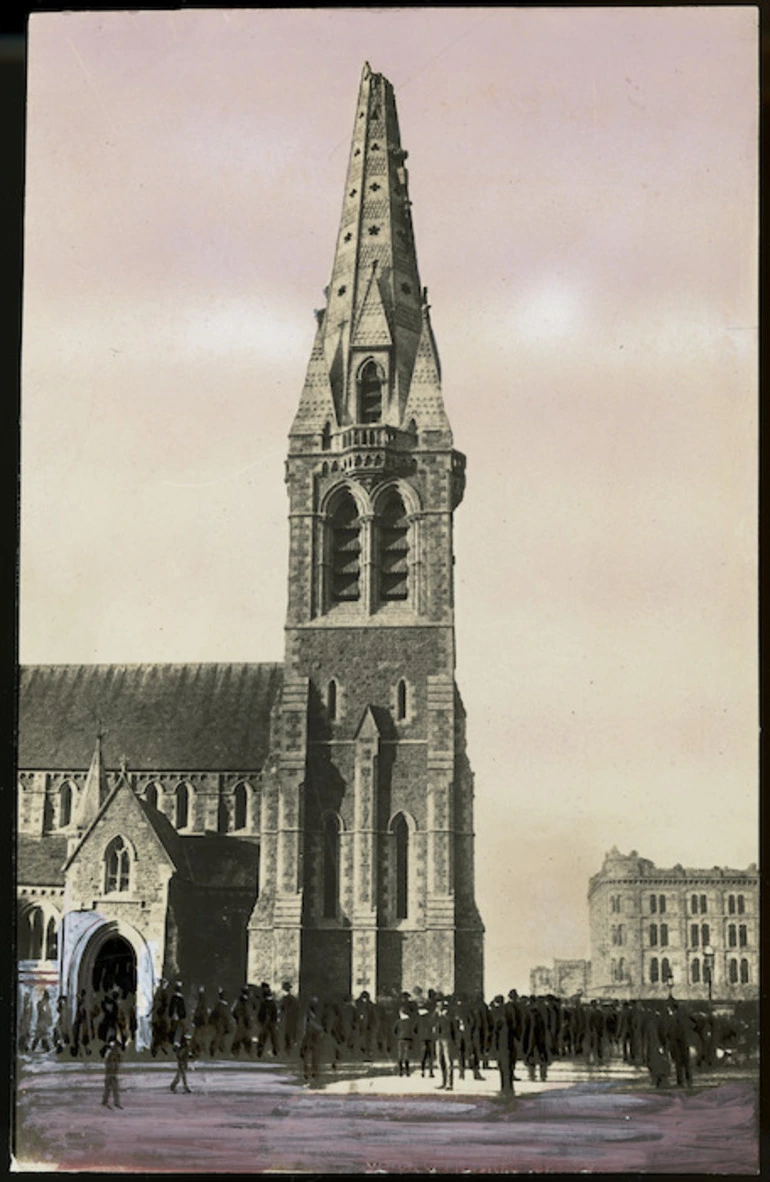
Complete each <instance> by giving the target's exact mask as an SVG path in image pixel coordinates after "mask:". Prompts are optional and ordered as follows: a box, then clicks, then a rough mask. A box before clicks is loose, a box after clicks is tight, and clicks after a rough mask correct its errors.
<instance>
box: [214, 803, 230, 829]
mask: <svg viewBox="0 0 770 1182" xmlns="http://www.w3.org/2000/svg"><path fill="white" fill-rule="evenodd" d="M229 832H230V813H229V811H228V808H227V801H226V800H225V798H224V796H220V798H219V804H218V805H217V833H229Z"/></svg>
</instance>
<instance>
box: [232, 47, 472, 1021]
mask: <svg viewBox="0 0 770 1182" xmlns="http://www.w3.org/2000/svg"><path fill="white" fill-rule="evenodd" d="M406 159H407V153H406V152H405V151H404V150H403V149H402V147H401V140H400V135H399V127H398V117H397V114H396V105H395V98H394V94H393V87H392V86H391V84H390V83H389V82H388V81H387V79H386V78H384V77H383V76H382V75H381V74H375V73H373V72H372V70H371V69H370V67H369V65H368V63H367V64H366V65H365V66H364V69H363V73H362V77H361V84H360V89H359V95H358V103H357V106H356V113H355V120H354V127H353V137H352V144H351V149H350V158H349V163H348V170H347V180H346V184H345V194H344V198H343V206H342V217H341V221H340V228H339V233H338V237H337V245H336V250H335V255H334V264H333V268H332V275H331V280H330V283H329V286H328V288H327V289H326V298H327V302H326V307H325V308H324V309H323V310H321V311H318V312H316V319H317V328H316V335H315V341H314V343H313V347H312V351H311V356H310V361H309V365H308V369H307V376H306V378H305V384H304V388H303V390H302V393H301V396H300V401H299V407H298V409H297V413H296V416H295V418H294V422H293V424H292V427H291V431H290V434H289V454H288V459H287V464H286V482H287V486H288V496H289V528H290V543H289V599H288V611H287V619H286V651H285V662H284V670H283V687H282V693H281V697H280V700H279V703H278V704H277V706H276V708H275V714H274V725H273V727H272V734H273V745H272V758H271V759H270V760H269V761H268V763H269V766H267V767H266V768H265V769H264V770H263V776H262V789H261V818H260V831H261V850H260V865H259V897H258V900H257V902H256V905H255V907H254V910H253V913H252V917H251V921H250V923H249V930H248V971H249V978H250V979H251V980H261V979H263V978H264V979H266V980H272V981H274V982H279V981H280V980H281V979H283V978H288V979H289V980H291V981H292V982H295V983H296V982H297V981H299V983H300V986H301V987H302V988H303V989H306V990H312V991H317V992H318V993H319V994H320V993H325V994H327V995H328V994H331V993H336V994H353V995H357V994H358V993H360V992H361V991H362V990H368V991H369V993H370V994H371V996H373V997H374V996H376V995H382V994H384V993H389V992H391V991H392V990H394V989H396V990H401V989H408V990H412V989H414V987H415V986H417V985H421V986H423V987H424V988H428V987H434V988H436V989H440V990H442V991H450V992H451V991H460V992H475V991H477V990H481V989H482V985H483V925H482V923H481V919H480V917H479V914H478V911H477V908H476V903H475V897H474V864H473V842H474V836H473V777H472V773H471V770H470V767H469V764H468V761H467V757H466V754H465V734H464V711H463V706H462V702H461V699H460V695H459V692H458V690H457V687H456V685H455V679H454V668H455V633H454V601H453V564H454V556H453V541H452V530H453V514H454V511H455V509H456V508H457V506H458V505H459V503H460V501H461V500H462V496H463V491H464V485H465V457H464V456H463V455H462V454H461V453H460V452H458V451H455V450H454V448H453V439H452V432H451V429H450V426H449V422H448V419H447V416H446V412H445V410H444V404H443V400H442V395H441V370H440V365H439V358H438V353H437V350H436V344H435V340H434V337H433V332H432V330H431V324H430V315H429V306H428V301H427V292H426V290H425V289H424V288H423V287H422V285H421V281H420V276H419V272H418V268H417V256H416V250H415V243H414V233H413V228H412V217H411V202H410V200H409V190H408V174H407V169H406Z"/></svg>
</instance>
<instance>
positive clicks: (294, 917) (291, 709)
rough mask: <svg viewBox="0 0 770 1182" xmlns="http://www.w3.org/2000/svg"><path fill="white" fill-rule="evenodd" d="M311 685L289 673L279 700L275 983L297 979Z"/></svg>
mask: <svg viewBox="0 0 770 1182" xmlns="http://www.w3.org/2000/svg"><path fill="white" fill-rule="evenodd" d="M309 687H310V682H309V679H308V678H306V677H298V676H296V674H292V673H291V672H290V671H289V670H287V671H286V674H285V679H284V686H283V697H282V701H281V737H282V741H281V755H280V761H279V777H278V791H277V833H276V868H275V883H276V889H275V904H274V911H273V925H274V926H273V950H274V953H273V974H274V984H275V985H276V986H277V985H279V984H280V980H279V978H280V979H282V978H284V977H285V978H288V979H289V980H290V981H292V982H297V981H299V973H300V955H301V932H302V900H303V879H304V869H303V855H304V849H303V844H304V843H303V830H304V807H303V804H304V800H303V798H304V791H305V774H306V766H307V710H308V692H309Z"/></svg>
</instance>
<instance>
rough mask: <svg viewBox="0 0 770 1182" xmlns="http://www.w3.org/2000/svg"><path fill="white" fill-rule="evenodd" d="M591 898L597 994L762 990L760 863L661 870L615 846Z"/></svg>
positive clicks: (743, 995) (718, 995)
mask: <svg viewBox="0 0 770 1182" xmlns="http://www.w3.org/2000/svg"><path fill="white" fill-rule="evenodd" d="M588 904H589V923H590V938H591V995H592V996H595V997H620V998H625V997H644V998H649V997H666V996H667V995H668V992H669V989H671V990H672V991H673V994H674V996H675V997H678V998H692V999H704V998H707V997H708V996H709V995H710V994H711V996H713V998H715V999H720V1000H725V1001H737V1000H743V999H753V998H756V997H758V996H759V874H758V871H757V867H756V865H751V866H749V867H748V868H747V869H746V870H733V869H729V868H727V867H719V866H715V867H714V868H713V869H712V870H695V869H690V868H689V867H688V868H685V867H683V866H679V865H677V866H674V867H672V868H670V869H661V868H660V867H657V866H655V864H654V863H653V862H650V861H649V860H648V859H647V858H640V857H639V855H638V854H637V852H636V850H632V851H631V853H630V854H629V855H627V856H625V855H623V854H620V853H618V850H617V849H616V848H615V847H613V848H612V849H611V850H610V851H609V853H608V854H607V855H606V856H605V859H604V865H603V866H602V868H601V870H600V871H599V873H598V874H595V875H594V876H593V877H592V878H591V880H590V882H589V888H588Z"/></svg>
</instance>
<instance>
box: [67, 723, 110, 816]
mask: <svg viewBox="0 0 770 1182" xmlns="http://www.w3.org/2000/svg"><path fill="white" fill-rule="evenodd" d="M102 737H103V736H102V731H101V729H100V730H99V732H98V733H97V736H96V746H95V747H94V753H93V756H92V757H91V766H90V767H89V769H88V775H87V776H86V782H85V786H84V788H83V791H82V793H81V795H80V800H79V801H78V807H77V812H76V815H75V828H76V829H78V830H81V831H82V830H84V829H87V828H88V826H89V825H90V824H91V822H92V821H93V819H94V817H95V816H96V814H97V813H98V812H99V809H100V808H101V805H102V801H103V800H104V798H105V796H106V795H107V777H106V775H105V772H104V763H103V760H102Z"/></svg>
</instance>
